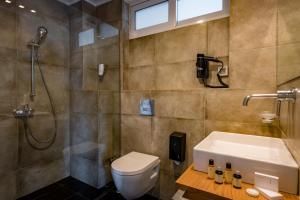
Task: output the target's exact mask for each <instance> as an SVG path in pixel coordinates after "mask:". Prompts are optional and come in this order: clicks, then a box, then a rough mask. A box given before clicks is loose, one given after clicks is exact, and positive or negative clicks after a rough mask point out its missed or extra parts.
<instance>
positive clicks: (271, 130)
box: [205, 120, 281, 138]
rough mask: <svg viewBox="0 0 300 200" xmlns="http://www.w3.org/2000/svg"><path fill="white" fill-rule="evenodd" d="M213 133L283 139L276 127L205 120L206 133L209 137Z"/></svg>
mask: <svg viewBox="0 0 300 200" xmlns="http://www.w3.org/2000/svg"><path fill="white" fill-rule="evenodd" d="M212 131H224V132H231V133H241V134H250V135H260V136H267V137H279V138H280V137H281V132H280V130H279V129H278V128H277V126H276V125H267V124H262V123H241V122H232V121H215V120H205V133H206V135H208V134H209V133H211V132H212Z"/></svg>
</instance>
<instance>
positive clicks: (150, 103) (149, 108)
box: [140, 99, 154, 116]
mask: <svg viewBox="0 0 300 200" xmlns="http://www.w3.org/2000/svg"><path fill="white" fill-rule="evenodd" d="M140 114H141V115H145V116H153V115H154V100H153V99H141V100H140Z"/></svg>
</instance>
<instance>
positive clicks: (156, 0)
mask: <svg viewBox="0 0 300 200" xmlns="http://www.w3.org/2000/svg"><path fill="white" fill-rule="evenodd" d="M166 1H167V2H168V3H169V5H168V8H169V10H168V21H167V22H165V23H161V24H157V25H153V26H149V27H147V28H142V29H139V30H136V14H135V13H136V12H137V11H139V10H142V9H146V8H148V7H151V6H155V5H157V4H160V3H163V2H166ZM173 3H174V1H173V0H150V1H145V2H143V3H140V4H137V5H134V6H131V7H130V12H129V13H130V16H129V17H130V23H129V27H130V33H129V38H130V39H133V38H137V37H143V36H146V35H151V34H154V33H158V32H162V31H166V30H170V29H171V28H172V27H173V26H174V24H173V23H172V18H173V16H172V14H173V13H172V10H173V9H172V7H173V6H174V5H172V4H173Z"/></svg>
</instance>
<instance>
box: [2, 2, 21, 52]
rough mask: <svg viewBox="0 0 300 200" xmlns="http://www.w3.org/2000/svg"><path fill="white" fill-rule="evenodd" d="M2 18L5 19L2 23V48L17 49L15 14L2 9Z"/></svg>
mask: <svg viewBox="0 0 300 200" xmlns="http://www.w3.org/2000/svg"><path fill="white" fill-rule="evenodd" d="M0 18H1V19H3V20H1V21H0V30H1V31H0V38H1V44H0V46H1V47H6V48H11V49H16V37H17V33H16V14H15V12H13V11H10V10H7V9H3V8H0ZM4 19H5V20H4Z"/></svg>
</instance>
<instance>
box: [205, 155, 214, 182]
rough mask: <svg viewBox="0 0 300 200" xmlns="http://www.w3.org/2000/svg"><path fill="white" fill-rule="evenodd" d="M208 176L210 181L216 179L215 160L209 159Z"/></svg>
mask: <svg viewBox="0 0 300 200" xmlns="http://www.w3.org/2000/svg"><path fill="white" fill-rule="evenodd" d="M207 174H208V178H209V179H214V178H215V161H214V160H213V159H209V162H208V169H207Z"/></svg>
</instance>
